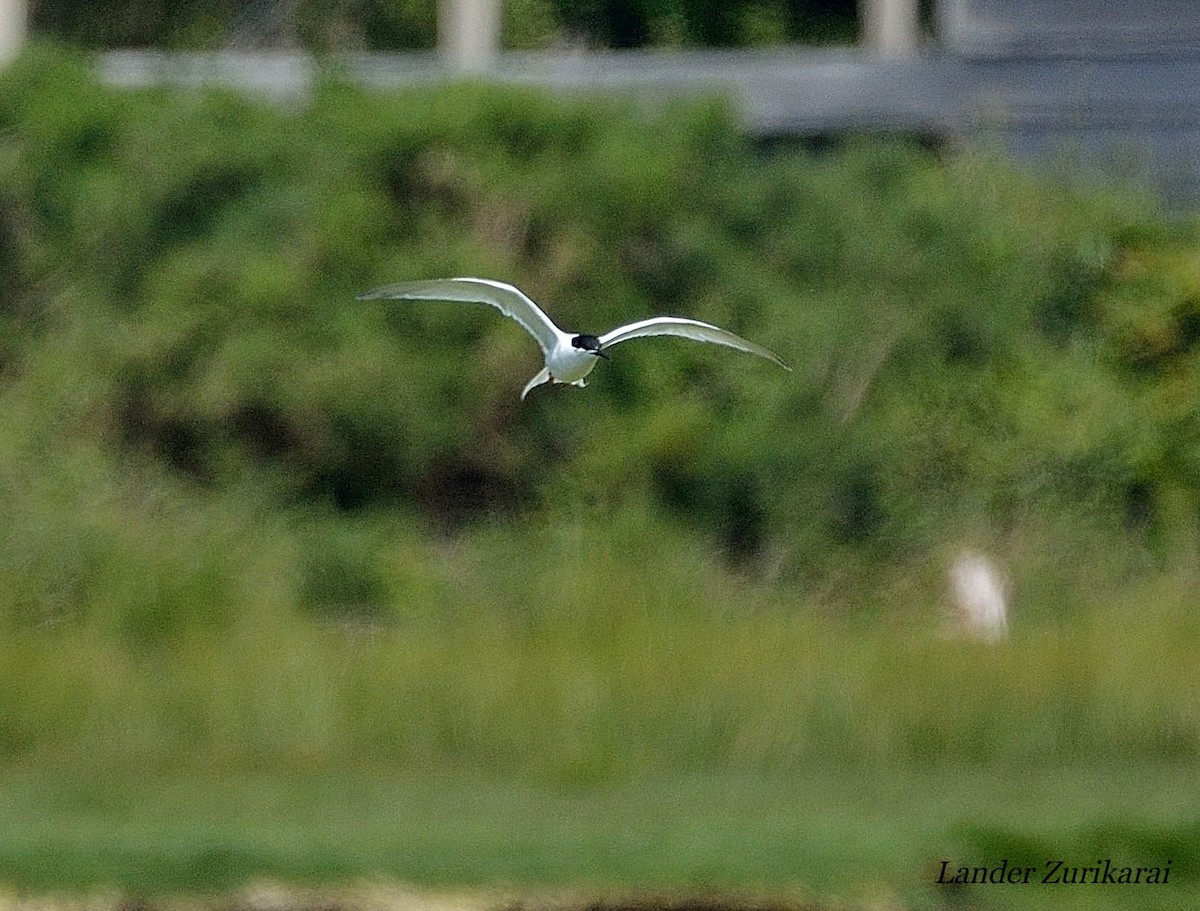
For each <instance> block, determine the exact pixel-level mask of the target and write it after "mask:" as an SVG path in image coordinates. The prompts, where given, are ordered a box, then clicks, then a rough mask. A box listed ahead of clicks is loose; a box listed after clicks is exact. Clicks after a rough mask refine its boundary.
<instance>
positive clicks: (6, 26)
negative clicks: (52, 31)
mask: <svg viewBox="0 0 1200 911" xmlns="http://www.w3.org/2000/svg"><path fill="white" fill-rule="evenodd" d="M28 15H29V10H28V7H27V6H26V0H0V66H6V65H7V64H8V63H9V62H10V61H11V60H12V59H13V58H14V57H16V56H17V54H18V53H20V50H21V46H22V45H23V44H24V43H25V33H26V29H27V28H28V25H27V20H28Z"/></svg>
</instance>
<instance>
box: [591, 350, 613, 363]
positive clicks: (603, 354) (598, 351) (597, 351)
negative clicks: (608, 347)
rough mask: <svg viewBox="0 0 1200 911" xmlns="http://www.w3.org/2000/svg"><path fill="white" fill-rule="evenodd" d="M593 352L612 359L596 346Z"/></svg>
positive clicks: (606, 358)
mask: <svg viewBox="0 0 1200 911" xmlns="http://www.w3.org/2000/svg"><path fill="white" fill-rule="evenodd" d="M592 354H594V355H596V357H602V358H604V359H605V360H606V361H607V360H611V358H610V357H609V356H608V355H607V354H605V353H604V352H603V351H601V350H600V349H599V348H594V349H593V350H592Z"/></svg>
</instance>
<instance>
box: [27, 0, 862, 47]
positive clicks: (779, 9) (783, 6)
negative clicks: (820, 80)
mask: <svg viewBox="0 0 1200 911" xmlns="http://www.w3.org/2000/svg"><path fill="white" fill-rule="evenodd" d="M437 3H438V0H333V2H328V0H324V2H316V0H204V2H189V3H164V2H162V0H128V2H124V0H123V2H116V0H101V2H94V0H31V18H32V23H33V26H34V28H35V29H37V30H39V31H41V32H43V33H45V34H47V35H49V36H53V37H56V38H59V39H68V40H70V41H72V42H75V43H77V44H81V45H84V46H88V47H126V46H135V47H136V46H159V47H174V48H214V47H221V46H235V47H236V46H247V45H250V46H255V45H266V46H293V47H294V46H301V47H306V48H310V49H312V50H318V51H339V50H340V51H346V50H396V49H414V48H431V47H433V46H434V43H435V41H436V27H437ZM855 22H856V20H855V2H854V0H735V2H721V3H710V2H707V0H504V24H503V39H502V40H503V44H504V46H505V47H509V48H514V49H529V48H544V47H551V46H563V45H580V44H583V45H588V46H600V47H641V46H648V45H653V46H659V47H723V46H746V45H762V44H778V43H781V42H786V41H800V42H808V43H828V42H847V41H852V40H853V38H854V35H855V29H856V24H855Z"/></svg>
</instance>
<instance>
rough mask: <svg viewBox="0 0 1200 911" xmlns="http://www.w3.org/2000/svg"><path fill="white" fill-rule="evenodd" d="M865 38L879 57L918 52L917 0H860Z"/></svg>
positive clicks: (902, 55)
mask: <svg viewBox="0 0 1200 911" xmlns="http://www.w3.org/2000/svg"><path fill="white" fill-rule="evenodd" d="M859 3H860V10H861V12H860V14H859V15H860V18H861V20H862V23H861V24H862V41H863V44H864V45H865V46H866V48H867V49H868V50H870V51H871V52H872V53H874V54H876V55H878V56H880V57H905V56H908V55H910V54H914V53H916V50H917V44H918V43H919V40H920V34H921V26H920V9H919V6H918V4H917V0H859Z"/></svg>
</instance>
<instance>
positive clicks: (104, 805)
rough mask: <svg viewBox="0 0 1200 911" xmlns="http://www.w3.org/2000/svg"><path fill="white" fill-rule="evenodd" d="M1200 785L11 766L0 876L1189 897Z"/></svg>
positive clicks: (1102, 772) (1036, 897) (1046, 777)
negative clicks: (1099, 867) (93, 774)
mask: <svg viewBox="0 0 1200 911" xmlns="http://www.w3.org/2000/svg"><path fill="white" fill-rule="evenodd" d="M1197 785H1200V772H1198V771H1197V770H1196V769H1195V768H1194V767H1193V766H1163V767H1157V768H1155V767H1147V766H1138V767H1131V766H1125V767H1121V766H1112V767H1107V768H1105V767H1100V766H1083V767H1077V768H1065V767H1064V768H1056V769H1042V770H1040V771H1034V772H1020V771H1017V770H1008V771H1002V770H991V771H981V770H977V769H975V770H971V769H961V768H960V769H944V770H940V771H937V772H934V771H931V770H929V769H919V768H909V769H890V770H876V771H875V772H874V773H869V774H852V773H847V772H844V771H836V770H830V769H825V770H808V771H806V772H805V773H804V774H801V775H795V776H789V777H780V776H762V775H728V774H727V775H675V776H656V777H652V778H647V779H643V780H640V781H637V782H633V781H625V782H617V783H613V784H604V785H598V786H595V787H589V788H584V789H562V788H547V787H545V786H537V785H532V784H529V783H520V782H515V781H512V780H503V779H500V780H497V779H482V778H479V777H477V776H464V775H461V774H456V773H448V772H446V771H444V770H442V771H432V770H424V771H420V770H407V771H402V772H401V771H381V770H367V769H359V770H353V771H347V770H313V771H311V772H308V773H296V772H292V773H288V774H277V773H271V772H263V773H260V774H253V775H244V774H235V775H228V774H223V773H219V772H209V773H201V772H193V773H189V774H173V775H167V776H151V777H150V778H148V779H147V778H143V777H140V776H136V775H134V774H127V775H126V776H124V777H122V778H117V779H113V778H110V779H107V780H104V781H89V782H84V781H81V780H80V779H78V778H74V777H68V778H62V777H58V776H56V775H54V774H52V773H51V774H47V773H46V772H44V771H41V770H32V769H15V770H14V769H10V770H8V771H7V772H5V773H4V774H3V775H2V776H0V795H2V796H0V878H3V879H6V880H9V881H10V882H12V883H14V884H16V885H18V886H20V887H23V888H35V889H38V888H40V889H50V888H52V889H71V888H75V889H85V888H90V887H96V886H107V887H112V886H116V887H119V888H121V889H123V890H125V891H126V892H127V893H132V894H148V895H162V894H164V893H165V894H169V893H171V892H174V891H198V890H199V891H205V890H218V889H224V888H228V887H231V886H235V885H237V884H239V883H241V882H243V881H244V880H246V879H247V878H249V877H254V876H262V875H270V876H273V877H277V878H280V879H283V880H287V881H295V882H314V881H316V882H330V881H334V882H336V881H346V880H354V879H360V878H365V877H384V878H399V879H402V880H406V881H410V882H415V883H419V884H423V885H428V886H443V887H450V886H454V887H461V886H475V885H482V886H488V887H495V888H498V889H499V888H505V889H515V890H517V891H525V892H528V893H531V894H537V893H538V892H539V891H545V890H546V889H549V888H562V887H570V888H572V889H575V888H578V889H582V890H585V891H587V890H592V891H594V892H595V893H604V892H609V893H612V892H619V891H624V890H684V891H695V892H711V891H713V890H731V891H735V892H736V891H744V892H748V893H751V892H752V893H762V892H767V893H776V894H791V895H796V894H811V895H817V896H822V897H825V898H832V899H836V900H846V901H851V902H861V903H867V904H870V903H871V902H880V903H881V904H885V903H886V902H885V900H887V901H897V902H902V903H904V904H905V905H907V906H910V907H930V908H932V907H939V906H940V905H941V902H942V901H943V900H945V899H946V898H947V893H946V892H945V891H944V890H942V891H939V888H938V887H937V886H936V885H935V884H934V883H933V882H932V880H933V878H934V876H935V875H936V869H937V864H938V862H939V861H940V860H941V859H951V860H953V861H956V862H962V863H965V864H971V863H984V862H987V863H995V862H998V861H999V860H1000V859H1001V858H1002V857H1009V858H1010V859H1011V860H1012V861H1013V862H1015V861H1016V859H1017V858H1021V859H1023V860H1024V859H1026V858H1033V859H1032V860H1030V862H1031V863H1036V864H1041V863H1042V862H1043V861H1044V860H1045V859H1047V858H1043V857H1041V854H1046V855H1047V857H1062V858H1065V859H1066V860H1067V861H1068V862H1071V863H1080V864H1090V863H1092V862H1094V860H1095V859H1096V857H1097V856H1101V857H1103V856H1111V857H1113V859H1114V861H1124V862H1126V863H1145V864H1149V863H1161V862H1162V861H1164V860H1165V859H1166V858H1167V857H1170V858H1172V860H1173V866H1174V876H1175V877H1176V881H1175V884H1174V885H1172V886H1168V887H1158V888H1151V887H1143V889H1141V890H1138V889H1134V888H1125V889H1112V888H1109V889H1099V888H1090V889H1083V888H1077V889H1076V890H1075V893H1077V894H1075V893H1073V894H1064V890H1062V889H1052V888H1050V887H1049V886H1046V887H1033V886H1031V887H1028V888H1025V889H1023V890H1019V891H1018V890H1015V889H1010V890H1008V892H1007V893H1006V892H1005V890H1003V889H1000V888H998V887H991V888H985V889H979V890H977V894H976V898H977V900H978V901H979V902H980V903H981V907H985V908H990V907H997V908H1002V907H1025V908H1038V907H1047V908H1050V907H1055V908H1060V907H1088V908H1097V909H1102V908H1103V909H1107V908H1112V909H1119V908H1134V907H1146V906H1147V903H1150V904H1152V905H1153V906H1154V907H1156V908H1175V907H1178V908H1183V907H1188V906H1189V902H1192V903H1194V902H1195V900H1196V898H1197V897H1198V896H1200V870H1198V869H1197V862H1198V861H1200V852H1198V850H1197V848H1196V845H1197V843H1200V842H1198V840H1197V838H1196V836H1197V829H1198V823H1197V821H1196V820H1197V817H1198V816H1200V787H1197ZM1066 891H1068V892H1069V891H1070V890H1066ZM1013 899H1019V902H1016V903H1014V902H1013V901H1012V900H1013ZM1192 906H1194V904H1193V905H1192Z"/></svg>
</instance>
